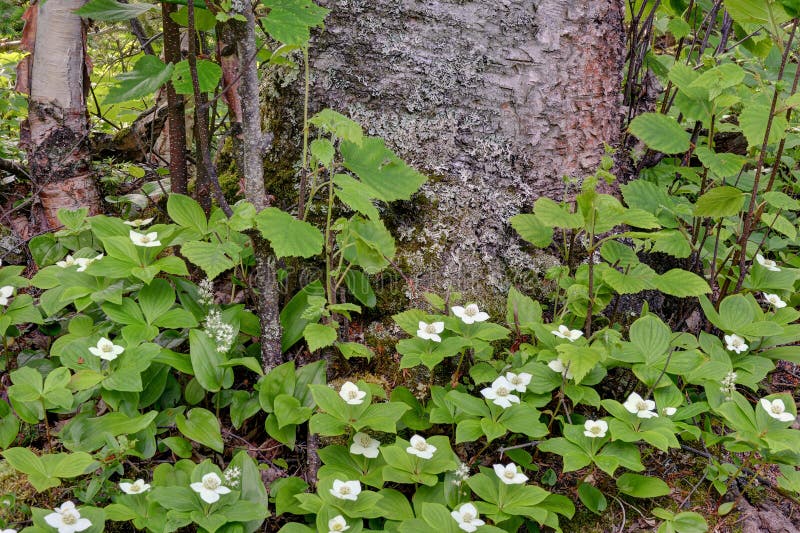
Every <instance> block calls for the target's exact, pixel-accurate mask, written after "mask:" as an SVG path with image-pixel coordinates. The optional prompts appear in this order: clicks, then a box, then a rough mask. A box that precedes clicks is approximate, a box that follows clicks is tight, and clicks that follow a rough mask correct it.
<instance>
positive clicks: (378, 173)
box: [340, 137, 426, 202]
mask: <svg viewBox="0 0 800 533" xmlns="http://www.w3.org/2000/svg"><path fill="white" fill-rule="evenodd" d="M340 150H341V152H342V157H343V158H344V166H345V167H347V168H348V169H350V170H352V171H353V172H355V173H356V175H357V176H358V177H359V178H360V179H361V181H363V182H364V183H366V184H367V185H369V187H370V188H371V189H373V190H375V192H377V193H378V194H379V195H380V196H379V199H381V200H383V201H384V202H393V201H395V200H409V199H410V198H411V195H412V194H414V193H415V192H417V190H419V188H420V187H421V186H422V184H423V183H425V181H426V178H425V176H423V175H422V174H420V173H419V172H417V171H416V170H414V169H413V168H411V167H410V166H408V165H407V164H406V163H405V162H403V161H402V160H401V159H400V158H399V157H397V155H395V153H394V152H392V151H391V150H389V149H388V148H386V145H385V144H384V142H383V139H380V138H378V137H366V138H364V140H363V141H362V143H361V145H360V146H359V145H358V144H356V143H353V142H347V141H345V142H342V144H341V146H340Z"/></svg>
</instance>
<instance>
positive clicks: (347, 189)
mask: <svg viewBox="0 0 800 533" xmlns="http://www.w3.org/2000/svg"><path fill="white" fill-rule="evenodd" d="M333 183H334V184H336V187H337V188H336V189H335V191H336V196H337V197H338V198H339V200H341V201H342V202H343V203H344V204H345V205H347V207H349V208H350V209H352V210H353V211H357V212H358V213H361V214H362V215H365V216H367V218H369V219H370V220H380V217H381V215H380V213H379V212H378V209H377V208H376V207H375V206H374V205H373V204H372V199H373V198H378V197H380V194H378V193H377V192H375V191H373V190H372V189H371V188H370V187H369V186H368V185H367V184H366V183H362V182H360V181H358V180H357V179H355V178H353V177H352V176H350V175H349V174H336V175H335V176H334V177H333Z"/></svg>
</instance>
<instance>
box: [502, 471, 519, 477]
mask: <svg viewBox="0 0 800 533" xmlns="http://www.w3.org/2000/svg"><path fill="white" fill-rule="evenodd" d="M503 475H504V476H505V477H507V478H508V479H514V476H516V475H517V471H516V469H515V470H506V471H505V473H504V474H503Z"/></svg>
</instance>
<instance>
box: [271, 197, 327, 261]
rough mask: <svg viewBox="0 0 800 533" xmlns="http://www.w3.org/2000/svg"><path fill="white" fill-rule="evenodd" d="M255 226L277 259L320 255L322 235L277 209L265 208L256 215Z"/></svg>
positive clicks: (310, 226) (312, 227) (309, 225)
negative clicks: (270, 246) (268, 243)
mask: <svg viewBox="0 0 800 533" xmlns="http://www.w3.org/2000/svg"><path fill="white" fill-rule="evenodd" d="M256 225H257V227H258V230H259V231H260V232H261V234H262V235H263V236H264V237H265V238H266V239H267V240H269V242H270V244H271V245H272V250H273V251H274V252H275V255H276V256H277V257H279V258H280V257H312V256H314V255H319V254H320V253H322V244H323V238H322V233H321V232H320V231H319V230H318V229H317V228H315V227H314V226H312V225H311V224H309V223H308V222H305V221H302V220H297V219H296V218H294V217H293V216H292V215H290V214H289V213H287V212H285V211H281V210H280V209H278V208H277V207H267V208H266V209H264V210H263V211H261V212H260V213H259V214H258V215H256Z"/></svg>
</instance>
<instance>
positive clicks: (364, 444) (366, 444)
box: [358, 435, 371, 448]
mask: <svg viewBox="0 0 800 533" xmlns="http://www.w3.org/2000/svg"><path fill="white" fill-rule="evenodd" d="M358 440H359V441H360V443H361V447H362V448H369V445H370V440H371V439H370V438H369V437H368V436H366V435H364V436H363V437H361V438H360V439H358Z"/></svg>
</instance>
